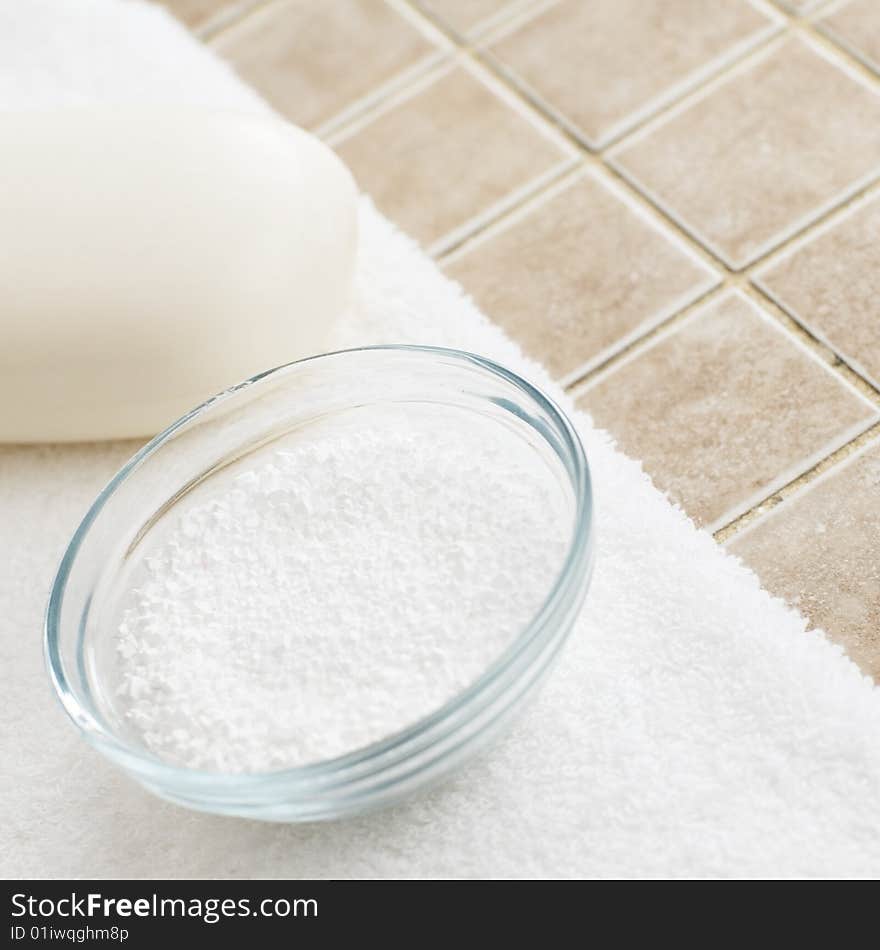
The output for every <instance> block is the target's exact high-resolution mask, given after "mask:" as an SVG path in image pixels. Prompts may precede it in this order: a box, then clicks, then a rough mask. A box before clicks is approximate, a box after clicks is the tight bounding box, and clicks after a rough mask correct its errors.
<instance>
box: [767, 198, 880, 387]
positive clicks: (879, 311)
mask: <svg viewBox="0 0 880 950" xmlns="http://www.w3.org/2000/svg"><path fill="white" fill-rule="evenodd" d="M755 283H757V284H758V286H760V287H762V288H763V289H764V290H765V291H766V292H767V293H768V294H769V295H770V296H771V297H773V299H774V300H775V301H776V302H777V303H778V304H779V305H780V306H781V307H784V308H785V309H786V310H787V311H788V312H789V313H790V314H791V315H792V316H793V317H795V318H796V319H797V320H798V321H800V322H801V323H802V324H803V325H804V326H806V327H807V328H808V329H809V330H810V331H811V332H812V333H813V334H814V335H815V336H817V337H819V338H820V339H821V340H823V341H824V342H826V343H827V344H828V345H829V346H830V347H831V348H832V349H834V350H836V351H837V352H838V353H840V355H841V356H843V357H844V359H846V361H847V362H848V363H850V365H852V366H853V367H854V368H855V369H857V370H858V371H859V372H861V373H862V375H864V376H865V377H866V378H868V379H869V380H871V381H872V382H873V383H874V385H875V386H878V387H880V198H875V199H874V200H872V201H870V202H869V203H868V204H866V205H861V206H859V207H857V208H856V209H854V210H853V211H851V212H849V213H847V215H846V216H845V217H844V218H842V219H841V220H839V221H838V222H836V223H835V224H833V225H832V226H831V227H829V228H827V229H823V230H822V231H821V232H819V233H818V234H814V235H813V236H811V237H810V238H809V239H808V240H807V241H806V242H802V243H800V244H798V245H797V246H796V247H794V248H793V249H792V251H791V252H790V253H788V254H786V255H785V256H784V257H783V258H781V259H780V260H778V261H776V262H775V263H774V264H773V265H772V266H770V267H768V268H766V269H764V270H762V271H761V273H760V274H759V275H758V276H757V277H756V278H755Z"/></svg>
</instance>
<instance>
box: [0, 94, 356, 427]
mask: <svg viewBox="0 0 880 950" xmlns="http://www.w3.org/2000/svg"><path fill="white" fill-rule="evenodd" d="M356 228H357V224H356V189H355V186H354V182H353V181H352V178H351V175H350V174H349V172H348V170H347V169H346V168H345V166H344V165H343V164H342V163H341V162H340V161H339V159H338V158H336V156H335V155H334V154H333V153H332V152H331V151H330V150H329V149H328V148H327V147H326V146H325V145H323V144H322V143H321V142H319V141H318V140H317V139H316V138H314V137H313V136H311V135H309V134H308V133H306V132H303V131H302V130H300V129H297V128H295V127H293V126H291V125H288V124H286V123H284V122H282V121H281V120H278V119H273V118H265V119H263V118H253V117H250V116H244V115H237V114H234V113H219V112H218V113H213V112H210V111H196V110H180V111H176V110H167V109H163V110H154V109H134V110H130V111H125V112H121V111H116V110H103V109H102V110H97V109H85V108H84V109H67V110H64V111H55V112H33V113H20V114H19V113H6V114H3V115H0V441H7V442H10V441H15V442H35V441H48V440H62V441H70V440H84V439H109V438H123V437H129V436H144V435H150V434H152V433H155V432H156V431H158V430H159V429H161V428H163V427H164V426H166V425H167V424H169V423H170V422H172V421H173V420H174V419H175V418H176V417H177V416H179V415H181V414H182V413H183V412H185V411H186V410H187V409H189V408H191V407H193V406H195V405H197V404H198V403H199V402H201V401H203V400H204V399H206V398H208V397H209V396H211V395H213V394H214V393H216V392H219V391H220V390H222V389H225V388H226V387H228V386H231V385H233V384H235V383H237V382H240V381H241V380H242V379H245V378H246V377H248V376H250V375H253V374H255V373H257V372H260V371H262V370H265V369H268V368H270V367H273V366H277V365H279V364H280V363H286V362H288V361H290V360H294V359H298V358H299V357H302V356H307V355H310V354H313V353H316V352H320V351H321V350H322V348H323V347H324V343H325V341H326V338H327V334H328V331H329V329H330V327H331V325H332V323H333V321H334V320H335V318H336V317H337V316H338V315H339V314H340V313H341V311H342V310H343V309H344V308H345V306H346V303H347V300H348V296H349V292H350V289H351V282H352V274H353V269H354V255H355V248H356V237H357V234H356Z"/></svg>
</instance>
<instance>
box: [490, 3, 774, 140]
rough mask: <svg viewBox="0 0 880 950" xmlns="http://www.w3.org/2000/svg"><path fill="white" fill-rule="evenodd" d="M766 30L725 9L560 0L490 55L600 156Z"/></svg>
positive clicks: (742, 7) (747, 12) (735, 8)
mask: <svg viewBox="0 0 880 950" xmlns="http://www.w3.org/2000/svg"><path fill="white" fill-rule="evenodd" d="M772 26H773V21H771V20H770V19H768V17H766V16H765V15H764V14H762V13H759V12H758V11H757V10H756V9H755V8H754V7H752V6H750V5H749V4H748V3H745V2H736V3H731V2H730V0H591V2H590V3H584V2H583V0H563V2H561V3H557V4H555V5H553V6H551V7H550V8H549V9H547V10H546V11H545V12H543V13H542V14H541V15H539V16H537V17H536V18H535V19H533V20H529V21H527V22H526V23H524V24H523V25H522V26H520V27H519V28H518V29H517V30H516V31H515V32H513V33H511V34H510V35H508V36H505V37H503V38H502V39H500V40H499V41H497V42H496V43H494V44H492V45H491V46H490V47H489V49H490V51H491V52H492V54H493V56H494V57H495V58H496V59H497V60H498V61H499V62H500V63H501V64H502V65H503V66H504V67H505V68H506V69H507V71H508V72H509V73H510V75H511V76H512V77H513V78H514V79H515V81H517V82H519V83H520V84H521V85H522V86H523V87H524V88H525V90H526V91H527V92H529V93H530V94H531V95H532V96H534V97H536V98H537V99H538V100H539V101H540V102H541V103H543V104H545V105H546V106H547V107H548V108H549V109H550V110H551V111H552V112H553V113H554V114H555V115H557V116H558V117H560V118H561V119H563V120H564V121H565V122H566V124H567V125H568V126H569V127H570V128H572V129H573V130H574V131H575V132H576V134H579V135H580V136H581V138H583V140H584V141H585V142H587V143H588V144H590V145H592V146H594V147H601V146H603V145H604V144H605V143H606V142H607V141H608V140H609V139H611V138H613V137H614V136H616V135H618V134H620V133H621V132H622V131H624V130H625V129H627V128H629V127H631V126H632V124H633V123H634V122H636V121H638V120H639V118H641V117H643V116H644V115H645V114H646V113H648V112H650V111H652V110H654V109H656V108H658V107H659V106H660V105H662V103H663V102H665V101H668V100H669V99H670V98H672V97H674V96H675V95H677V94H680V93H681V92H683V91H684V90H685V89H686V88H687V87H688V86H691V85H694V84H695V83H696V82H697V81H698V80H699V79H700V78H702V77H703V76H705V74H706V73H707V72H711V71H712V70H714V69H718V68H720V67H721V66H722V65H723V63H724V62H725V61H726V60H727V59H729V57H730V56H731V55H732V54H734V53H736V52H737V51H741V50H742V49H744V48H745V47H747V46H748V45H751V44H752V43H754V42H755V41H756V39H758V38H759V37H760V36H761V35H766V34H767V32H768V28H772Z"/></svg>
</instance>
